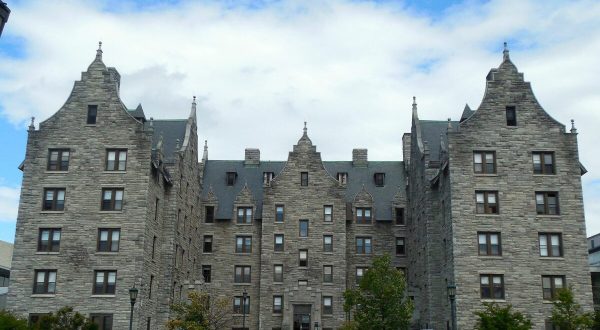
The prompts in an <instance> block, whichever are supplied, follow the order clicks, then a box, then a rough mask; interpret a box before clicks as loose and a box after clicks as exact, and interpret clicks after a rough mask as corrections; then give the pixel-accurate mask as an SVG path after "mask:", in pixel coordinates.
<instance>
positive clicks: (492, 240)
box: [490, 234, 498, 245]
mask: <svg viewBox="0 0 600 330" xmlns="http://www.w3.org/2000/svg"><path fill="white" fill-rule="evenodd" d="M490 243H492V245H498V235H497V234H491V235H490Z"/></svg>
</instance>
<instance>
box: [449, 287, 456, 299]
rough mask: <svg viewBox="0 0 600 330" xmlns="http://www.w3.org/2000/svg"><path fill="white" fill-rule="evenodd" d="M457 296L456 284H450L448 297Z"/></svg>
mask: <svg viewBox="0 0 600 330" xmlns="http://www.w3.org/2000/svg"><path fill="white" fill-rule="evenodd" d="M454 297H456V285H454V284H448V298H450V299H454Z"/></svg>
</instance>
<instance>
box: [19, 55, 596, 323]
mask: <svg viewBox="0 0 600 330" xmlns="http://www.w3.org/2000/svg"><path fill="white" fill-rule="evenodd" d="M119 85H120V76H119V74H118V72H117V71H116V70H115V69H114V68H107V67H106V66H105V65H104V64H103V63H102V51H101V50H98V53H97V56H96V59H95V60H94V62H93V63H92V64H91V65H90V67H89V68H88V70H87V71H86V72H84V73H83V75H82V79H81V80H80V81H77V82H75V86H74V89H73V92H72V93H71V95H70V97H69V99H68V100H67V102H66V103H65V105H64V106H63V107H62V108H61V109H60V110H59V111H58V112H57V113H56V114H55V115H53V116H52V117H51V118H50V119H48V120H46V121H44V122H42V123H41V124H40V127H39V129H37V130H36V129H35V127H33V125H32V127H31V128H30V131H29V138H28V144H27V153H26V158H25V161H24V162H23V164H22V169H23V187H22V192H21V202H20V206H19V216H18V221H17V234H16V239H15V250H14V257H13V265H12V266H13V270H12V274H11V284H10V289H9V304H10V306H12V308H13V309H14V310H15V311H16V312H18V313H20V314H23V315H27V314H37V313H47V312H50V311H54V310H56V308H57V307H59V306H63V305H73V306H75V307H76V310H78V311H80V312H82V313H84V314H110V315H112V322H113V323H112V324H113V328H114V329H125V328H126V327H127V325H128V322H129V308H130V304H129V295H128V289H129V288H130V287H131V286H132V285H134V284H135V285H136V286H137V287H138V288H140V295H139V297H138V302H137V304H136V311H135V313H134V327H135V328H136V329H147V328H149V329H160V328H162V327H163V325H164V323H165V322H166V321H167V320H168V318H169V316H170V311H169V306H170V304H171V303H173V302H176V301H180V300H182V299H185V294H186V292H187V290H189V289H190V288H197V287H202V289H203V290H207V291H208V292H210V294H211V296H214V297H226V298H227V299H231V311H232V315H231V322H230V326H231V327H233V328H241V327H242V325H243V324H244V325H245V326H246V327H248V328H250V329H295V328H297V326H298V324H299V323H302V322H304V323H308V324H309V327H310V329H312V328H313V327H314V325H315V323H318V324H319V327H320V328H321V329H334V328H337V327H339V326H340V325H341V324H342V323H343V322H344V320H345V319H346V317H347V315H346V314H345V313H344V311H343V292H344V290H346V289H347V288H350V287H354V286H355V285H356V281H357V275H358V274H359V273H360V272H361V271H364V270H365V269H367V268H368V267H369V265H370V264H371V262H372V258H373V256H376V255H382V254H385V253H387V254H390V255H392V256H393V258H392V260H393V263H394V266H396V267H397V268H399V269H402V270H403V271H405V272H406V274H407V279H408V284H409V290H408V293H407V294H408V295H409V296H411V297H412V298H413V299H414V301H415V307H416V309H415V313H414V320H413V321H414V326H415V328H434V329H444V328H447V327H449V326H450V324H451V313H450V310H451V308H450V303H449V300H448V295H447V287H448V285H450V284H455V285H456V287H457V295H456V306H457V321H458V326H459V328H472V327H473V324H474V322H475V317H474V314H473V312H474V311H476V310H479V309H481V308H482V303H483V302H485V301H497V302H499V303H501V304H505V303H511V304H513V305H514V306H515V308H516V309H518V310H521V311H523V312H525V313H527V314H529V315H530V316H531V317H532V319H533V321H534V324H535V328H536V329H543V328H544V327H545V321H546V319H547V318H548V316H549V315H550V309H551V306H552V305H551V303H550V300H549V299H548V297H546V298H544V297H545V296H544V294H546V295H551V294H552V290H550V291H548V290H546V291H544V290H543V284H542V281H543V280H542V278H543V277H544V278H545V279H552V281H555V280H557V279H558V280H560V279H564V281H565V282H566V283H563V284H565V285H569V286H573V289H574V290H575V294H576V297H577V299H578V300H579V302H580V303H581V304H582V305H583V306H584V308H586V309H589V308H591V302H592V298H591V294H590V292H591V286H590V279H589V273H588V271H587V264H586V253H587V252H586V245H585V244H586V240H585V225H584V216H583V205H582V195H581V179H580V176H581V175H582V173H583V167H582V165H581V164H580V163H579V161H578V155H577V152H578V149H577V134H576V131H575V130H571V132H566V131H565V127H564V126H563V125H562V124H560V123H558V122H556V121H555V120H554V119H552V118H551V117H550V116H549V115H548V114H547V113H546V112H545V111H544V110H543V109H542V108H541V107H540V106H539V104H538V103H537V101H536V100H535V97H534V96H533V93H532V91H531V87H530V85H529V83H527V82H524V80H523V76H522V74H521V73H519V72H518V71H517V69H516V67H515V66H514V65H513V64H512V62H510V59H509V57H508V51H505V58H504V61H503V62H502V64H501V65H500V67H499V68H498V69H493V70H492V71H490V74H489V75H488V77H487V86H486V87H487V88H486V94H485V97H484V99H483V101H482V104H481V105H480V107H479V108H478V109H477V110H476V111H473V110H471V109H470V108H468V107H467V108H465V111H464V112H463V118H461V120H460V121H450V120H448V121H425V120H420V119H419V117H418V113H417V104H416V102H413V103H414V104H413V125H412V129H411V132H410V133H406V134H404V135H403V137H402V140H403V141H402V147H403V149H404V150H403V159H404V161H389V162H378V161H370V160H368V151H367V150H366V149H355V150H353V153H352V159H351V160H349V161H333V162H329V161H322V159H321V155H320V153H319V152H317V147H316V145H314V144H313V142H312V141H311V140H310V138H309V137H308V132H307V129H306V127H305V129H304V132H303V135H302V136H301V138H300V139H299V141H298V142H297V144H296V145H294V146H293V148H292V151H290V153H289V155H288V159H287V161H263V160H261V159H260V151H259V150H258V149H246V151H245V157H244V159H243V160H211V159H209V157H208V147H207V146H206V143H205V147H204V154H203V156H202V160H201V161H200V162H199V159H198V158H199V157H198V138H197V136H198V133H197V131H196V130H197V128H196V108H195V107H196V104H195V101H194V102H193V103H192V109H191V114H190V116H189V118H187V119H183V120H153V119H152V118H150V119H149V120H148V119H147V118H146V116H145V114H144V111H143V109H142V107H141V105H140V106H138V107H137V108H136V109H132V110H129V109H127V108H125V106H124V105H123V103H122V102H121V100H120V98H119ZM90 105H92V106H97V120H96V123H95V124H86V116H87V114H88V112H87V111H88V108H89V106H90ZM507 107H514V109H515V110H516V118H517V122H516V124H515V125H512V123H511V124H510V125H509V124H508V122H507V117H506V111H507ZM511 109H513V108H511ZM50 149H52V150H54V149H61V150H68V151H69V157H70V158H69V161H68V170H59V171H56V170H53V171H49V170H48V162H49V155H50V151H51V150H50ZM108 149H118V150H126V152H127V161H126V169H123V170H117V171H114V170H107V166H108V165H107V157H108V151H109V150H108ZM485 152H488V153H493V154H494V158H493V159H494V171H493V173H482V174H479V173H475V172H476V171H474V168H475V167H474V166H475V165H474V153H485ZM539 152H543V153H546V154H551V155H552V157H553V158H552V166H553V171H552V173H545V174H534V172H533V166H534V165H533V161H532V157H533V154H532V153H539ZM53 188H60V189H64V191H65V196H66V197H65V198H64V201H65V202H64V209H61V210H43V205H42V204H43V203H44V198H45V197H44V196H45V189H53ZM103 188H118V189H122V191H123V202H122V209H120V210H115V211H103V210H101V199H102V191H103ZM479 192H492V193H495V194H496V195H495V196H496V198H497V202H496V207H497V210H498V211H497V212H493V211H492V212H490V213H487V214H486V213H484V214H480V213H479V209H478V208H477V207H478V206H477V205H478V204H477V193H479ZM538 193H546V194H547V193H550V195H548V196H550V197H552V196H555V195H552V194H556V193H557V194H558V196H559V198H558V204H559V210H560V211H559V212H556V213H558V214H550V215H544V214H541V215H540V214H537V212H536V207H537V205H536V194H538ZM544 196H546V195H544ZM545 206H546V207H548V205H545ZM486 207H487V206H486ZM486 210H487V209H486ZM104 228H112V229H120V239H119V248H118V251H112V252H99V251H98V250H99V249H100V248H99V230H100V229H104ZM44 229H60V232H61V238H60V246H59V248H58V249H57V250H56V251H54V250H52V251H48V249H44V248H40V244H41V243H40V242H39V240H40V237H41V235H42V231H43V230H44ZM479 235H484V236H485V235H488V236H489V235H497V236H498V237H500V238H501V239H500V242H501V244H500V247H499V248H501V253H491V255H486V253H481V250H480V249H481V247H480V246H479V245H478V242H479ZM544 235H547V237H548V238H549V239H550V237H552V238H556V237H558V238H559V241H560V246H558V247H557V248H558V250H556V251H560V253H558V252H554V250H552V253H554V254H553V255H552V256H551V257H548V256H542V255H543V254H542V252H541V250H542V249H544V248H548V247H540V245H539V242H541V238H540V237H542V236H544ZM485 237H487V236H485ZM494 237H495V236H494ZM544 237H545V236H544ZM329 240H331V245H330V246H329V244H325V242H329ZM280 241H281V242H282V243H281V244H279V242H280ZM484 248H487V245H484ZM549 251H550V250H549ZM301 256H302V257H303V256H306V259H303V258H301ZM279 267H281V268H279ZM276 269H281V270H282V271H281V274H280V275H279V274H278V273H276ZM106 270H111V271H116V291H115V292H114V294H113V293H110V294H106V293H104V294H94V293H93V287H94V283H95V281H96V278H95V271H106ZM36 271H55V272H56V273H55V275H56V280H55V286H56V288H55V290H49V291H51V292H43V293H39V292H38V293H34V294H32V286H33V285H34V282H35V274H36ZM486 276H490V277H489V278H490V279H492V280H493V281H494V280H496V279H501V280H502V281H501V286H498V287H495V291H493V294H492V295H491V296H490V294H489V293H486V291H485V290H486V287H485V286H484V285H482V284H481V283H483V282H481V281H484V279H485V277H486ZM548 276H551V277H548ZM557 283H558V282H557ZM555 284H556V283H555ZM44 290H47V289H44ZM33 292H35V289H34V291H33ZM243 292H245V293H246V294H247V296H248V297H249V299H250V300H249V311H248V313H247V314H244V313H242V310H241V309H240V308H239V307H241V306H239V305H238V306H236V302H238V303H240V301H239V298H238V297H242V295H243ZM275 301H277V302H278V303H277V305H276V304H275V303H274V302H275ZM279 301H280V302H281V304H280V305H279ZM279 306H281V308H279Z"/></svg>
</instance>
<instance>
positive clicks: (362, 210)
mask: <svg viewBox="0 0 600 330" xmlns="http://www.w3.org/2000/svg"><path fill="white" fill-rule="evenodd" d="M356 223H358V224H370V223H371V208H370V207H357V208H356Z"/></svg>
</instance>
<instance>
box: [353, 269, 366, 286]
mask: <svg viewBox="0 0 600 330" xmlns="http://www.w3.org/2000/svg"><path fill="white" fill-rule="evenodd" d="M368 269H369V268H368V267H356V284H359V283H360V280H362V278H363V276H365V273H366V272H367V270H368Z"/></svg>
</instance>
